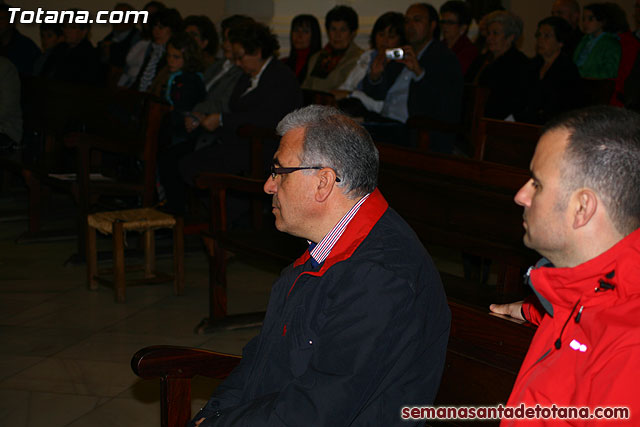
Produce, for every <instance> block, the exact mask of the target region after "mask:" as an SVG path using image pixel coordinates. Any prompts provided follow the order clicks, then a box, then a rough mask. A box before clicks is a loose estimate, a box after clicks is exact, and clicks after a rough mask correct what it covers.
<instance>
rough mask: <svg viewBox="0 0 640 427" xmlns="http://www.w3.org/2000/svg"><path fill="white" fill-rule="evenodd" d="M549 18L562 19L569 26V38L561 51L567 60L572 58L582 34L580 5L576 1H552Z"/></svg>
mask: <svg viewBox="0 0 640 427" xmlns="http://www.w3.org/2000/svg"><path fill="white" fill-rule="evenodd" d="M551 16H557V17H558V18H562V19H564V20H565V21H567V23H568V24H569V25H570V26H571V33H570V35H569V38H568V39H567V41H566V42H565V43H564V48H563V51H564V53H566V54H567V55H569V58H573V53H574V52H575V51H576V47H577V46H578V43H580V40H582V37H584V33H583V32H582V30H581V29H580V3H578V0H554V2H553V4H552V5H551Z"/></svg>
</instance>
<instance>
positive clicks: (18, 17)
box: [9, 7, 149, 24]
mask: <svg viewBox="0 0 640 427" xmlns="http://www.w3.org/2000/svg"><path fill="white" fill-rule="evenodd" d="M9 13H10V15H9V22H10V23H12V24H14V23H20V24H93V23H94V22H95V23H96V24H126V23H134V24H137V23H138V22H141V23H143V24H146V23H147V20H148V19H149V12H147V11H146V10H127V11H121V10H99V11H98V12H96V18H95V19H92V18H91V14H90V13H89V11H88V10H44V9H42V8H40V7H39V8H38V10H23V9H20V8H19V7H10V8H9Z"/></svg>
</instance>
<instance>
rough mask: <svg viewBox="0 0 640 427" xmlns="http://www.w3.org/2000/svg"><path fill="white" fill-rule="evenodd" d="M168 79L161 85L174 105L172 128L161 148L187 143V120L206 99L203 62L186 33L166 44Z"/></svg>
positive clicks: (166, 98) (164, 136) (200, 54)
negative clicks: (185, 120) (191, 112)
mask: <svg viewBox="0 0 640 427" xmlns="http://www.w3.org/2000/svg"><path fill="white" fill-rule="evenodd" d="M166 67H167V71H168V73H169V78H168V79H167V80H166V81H165V82H163V83H162V88H163V89H162V97H163V98H164V99H165V100H166V101H167V102H168V103H169V105H171V114H170V118H171V120H170V128H169V129H168V132H164V133H163V135H161V139H166V140H165V141H164V143H161V144H160V146H161V147H163V148H164V147H166V146H167V145H175V144H179V143H181V142H184V141H185V140H186V139H187V131H186V129H185V126H184V117H185V115H187V114H189V112H190V111H191V110H192V109H193V107H194V106H195V105H196V104H197V103H198V102H200V101H202V99H203V98H204V97H205V94H206V92H205V88H204V82H203V81H202V72H201V71H202V69H203V60H202V52H201V51H200V47H199V46H198V43H197V42H196V41H195V40H194V39H193V38H192V37H191V36H190V35H188V34H187V33H184V32H183V33H176V34H175V35H173V36H172V37H171V39H170V40H169V42H168V43H167V65H166Z"/></svg>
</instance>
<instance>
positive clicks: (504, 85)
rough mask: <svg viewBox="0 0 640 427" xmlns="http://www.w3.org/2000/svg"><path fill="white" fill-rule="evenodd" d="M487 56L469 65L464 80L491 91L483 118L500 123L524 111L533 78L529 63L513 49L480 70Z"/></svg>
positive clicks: (522, 54)
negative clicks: (511, 115) (496, 120)
mask: <svg viewBox="0 0 640 427" xmlns="http://www.w3.org/2000/svg"><path fill="white" fill-rule="evenodd" d="M488 55H490V54H484V55H481V56H479V57H477V58H476V60H475V61H473V63H472V64H471V66H470V67H469V71H467V75H466V78H467V80H468V81H470V82H477V84H478V85H480V86H485V87H488V88H489V89H490V90H491V93H490V94H489V98H488V99H487V104H486V105H485V109H484V115H485V116H486V117H489V118H492V119H498V120H504V119H506V118H507V117H508V116H509V115H510V114H513V115H516V114H518V113H520V112H522V111H523V110H524V108H525V106H526V104H527V94H528V93H529V86H530V85H531V84H532V83H533V81H534V76H533V73H532V71H531V68H530V67H529V59H528V58H527V57H526V56H525V54H524V53H522V52H520V51H519V50H518V49H516V48H515V47H512V48H511V49H509V50H508V51H507V52H506V53H504V54H503V55H502V56H500V57H499V58H498V59H496V60H494V61H492V62H490V63H489V64H487V65H486V66H484V63H485V61H487V58H488ZM483 66H484V67H483Z"/></svg>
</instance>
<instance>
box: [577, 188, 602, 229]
mask: <svg viewBox="0 0 640 427" xmlns="http://www.w3.org/2000/svg"><path fill="white" fill-rule="evenodd" d="M575 200H576V205H575V213H574V217H573V228H580V227H584V226H585V225H587V224H588V223H589V221H590V220H591V218H593V216H594V215H595V213H596V211H597V210H598V198H597V197H596V194H595V193H594V192H593V191H592V190H589V189H588V188H584V189H582V190H578V192H577V193H576V194H575Z"/></svg>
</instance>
